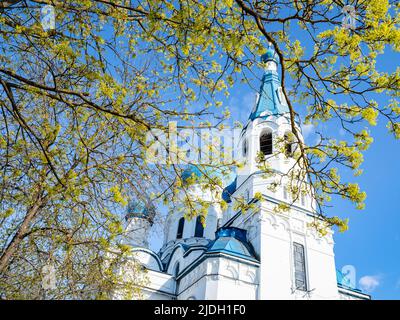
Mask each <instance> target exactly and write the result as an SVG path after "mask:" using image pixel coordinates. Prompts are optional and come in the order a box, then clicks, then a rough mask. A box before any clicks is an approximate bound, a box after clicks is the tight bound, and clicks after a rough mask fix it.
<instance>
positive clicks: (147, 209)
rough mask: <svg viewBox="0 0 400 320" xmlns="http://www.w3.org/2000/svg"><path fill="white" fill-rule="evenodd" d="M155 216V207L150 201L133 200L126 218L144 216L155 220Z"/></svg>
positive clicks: (151, 220)
mask: <svg viewBox="0 0 400 320" xmlns="http://www.w3.org/2000/svg"><path fill="white" fill-rule="evenodd" d="M154 216H155V208H154V206H153V205H152V204H150V203H145V202H144V201H136V200H131V201H130V202H129V204H128V208H127V210H126V215H125V219H126V220H128V219H131V218H143V219H147V220H149V221H150V222H153V218H154Z"/></svg>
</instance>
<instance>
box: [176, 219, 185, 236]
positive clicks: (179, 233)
mask: <svg viewBox="0 0 400 320" xmlns="http://www.w3.org/2000/svg"><path fill="white" fill-rule="evenodd" d="M184 226H185V218H184V217H182V218H180V219H179V222H178V231H177V232H176V238H177V239H182V236H183V228H184Z"/></svg>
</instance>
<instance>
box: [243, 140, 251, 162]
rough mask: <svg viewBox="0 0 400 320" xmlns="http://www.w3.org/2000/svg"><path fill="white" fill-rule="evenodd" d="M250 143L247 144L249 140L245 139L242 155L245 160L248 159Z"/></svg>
mask: <svg viewBox="0 0 400 320" xmlns="http://www.w3.org/2000/svg"><path fill="white" fill-rule="evenodd" d="M248 147H249V146H248V142H247V139H244V140H243V144H242V155H243V158H246V157H247V150H248Z"/></svg>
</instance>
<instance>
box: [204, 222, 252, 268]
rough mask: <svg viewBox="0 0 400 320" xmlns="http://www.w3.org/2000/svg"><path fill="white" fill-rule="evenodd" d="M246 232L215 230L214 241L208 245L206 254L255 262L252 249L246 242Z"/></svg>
mask: <svg viewBox="0 0 400 320" xmlns="http://www.w3.org/2000/svg"><path fill="white" fill-rule="evenodd" d="M246 233H247V232H246V230H243V229H239V228H235V227H227V228H220V229H218V230H217V232H216V234H215V236H216V239H215V240H214V241H213V242H212V243H211V244H210V248H209V249H208V250H207V252H208V253H217V252H219V253H226V254H229V255H233V256H236V257H240V258H244V259H247V260H252V261H257V259H256V257H255V253H254V249H253V247H252V246H251V244H250V243H249V242H248V241H247V235H246Z"/></svg>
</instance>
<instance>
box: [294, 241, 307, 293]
mask: <svg viewBox="0 0 400 320" xmlns="http://www.w3.org/2000/svg"><path fill="white" fill-rule="evenodd" d="M293 257H294V280H295V286H296V289H297V290H302V291H307V274H306V259H305V255H304V246H303V245H302V244H300V243H296V242H294V243H293Z"/></svg>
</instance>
